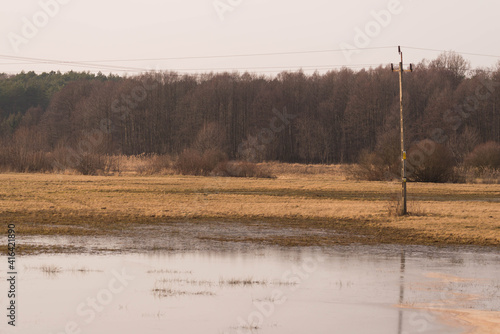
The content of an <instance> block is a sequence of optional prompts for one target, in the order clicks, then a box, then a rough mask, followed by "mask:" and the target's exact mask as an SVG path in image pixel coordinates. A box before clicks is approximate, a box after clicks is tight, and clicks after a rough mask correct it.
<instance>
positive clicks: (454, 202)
mask: <svg viewBox="0 0 500 334" xmlns="http://www.w3.org/2000/svg"><path fill="white" fill-rule="evenodd" d="M263 167H264V168H267V169H268V170H269V171H270V172H271V173H272V174H273V175H276V178H272V179H253V178H220V177H195V176H180V175H160V176H140V175H132V174H130V173H129V174H127V173H123V174H122V175H121V176H81V175H57V174H0V217H1V221H2V222H3V223H16V229H17V233H18V234H20V235H22V234H24V235H95V234H108V233H121V231H124V230H125V229H127V230H129V229H133V228H134V227H137V226H143V224H169V223H173V222H175V223H179V222H185V221H189V222H190V223H193V222H194V223H196V224H210V227H211V228H212V227H214V226H215V228H216V229H217V228H218V227H220V228H221V229H223V228H224V227H225V226H228V225H227V224H229V225H231V227H238V226H253V227H255V226H258V227H262V229H263V230H265V229H267V228H273V229H283V231H284V233H283V234H282V235H281V236H276V235H273V236H270V237H266V235H265V234H264V235H262V234H259V235H246V236H245V237H244V238H239V239H238V240H231V239H230V238H227V237H221V236H217V235H215V236H214V234H212V233H208V232H207V235H205V236H200V238H205V239H211V238H212V239H215V240H218V241H249V242H260V243H266V244H276V245H282V246H298V245H320V246H323V245H325V246H326V245H333V244H338V243H344V244H345V243H352V242H355V243H368V244H374V243H398V244H427V245H429V244H431V245H484V246H494V247H498V246H499V245H500V185H498V184H473V185H472V184H423V183H422V184H421V183H410V184H409V185H408V192H409V203H408V210H409V212H410V214H409V215H408V216H405V217H397V216H395V215H394V214H393V213H394V211H395V205H396V204H397V203H396V202H397V201H396V200H395V199H396V198H397V195H398V193H399V190H400V184H399V183H397V182H361V181H353V180H348V179H346V176H345V174H344V173H343V169H342V167H340V166H306V165H289V164H287V165H285V164H266V165H263ZM290 229H293V230H303V231H304V234H303V235H302V236H301V235H300V233H299V234H297V233H295V234H293V235H287V233H285V231H289V230H290ZM307 231H316V232H318V231H319V232H321V231H329V232H332V231H334V232H339V233H338V234H337V236H336V237H332V236H331V235H332V234H328V235H326V234H325V235H323V234H321V233H315V234H314V235H309V234H308V233H306V232H307Z"/></svg>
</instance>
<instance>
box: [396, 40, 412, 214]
mask: <svg viewBox="0 0 500 334" xmlns="http://www.w3.org/2000/svg"><path fill="white" fill-rule="evenodd" d="M398 52H399V55H400V56H401V62H400V63H399V68H397V69H395V68H394V64H391V69H392V71H393V72H396V71H397V72H399V117H400V126H401V186H402V187H401V202H402V205H401V212H400V214H401V215H406V214H407V213H408V211H407V208H406V151H405V137H404V122H403V72H413V65H412V64H410V67H409V68H408V69H406V70H405V69H404V68H403V52H401V47H400V46H398Z"/></svg>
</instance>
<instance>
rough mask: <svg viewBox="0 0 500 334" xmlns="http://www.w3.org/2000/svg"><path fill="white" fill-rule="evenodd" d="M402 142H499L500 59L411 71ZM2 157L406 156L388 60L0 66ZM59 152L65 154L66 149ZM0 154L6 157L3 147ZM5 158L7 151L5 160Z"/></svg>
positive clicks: (452, 61) (461, 148) (458, 152)
mask: <svg viewBox="0 0 500 334" xmlns="http://www.w3.org/2000/svg"><path fill="white" fill-rule="evenodd" d="M403 96H404V101H405V104H404V110H405V121H406V129H405V131H406V142H407V143H408V144H409V145H408V146H409V147H411V146H412V144H413V143H417V142H420V141H422V140H424V139H430V140H434V141H438V142H439V144H440V145H444V146H445V147H446V148H447V149H448V150H449V151H450V152H451V153H452V155H451V157H452V159H454V160H455V161H456V162H461V161H462V160H463V159H464V158H465V156H466V155H467V154H468V153H470V152H471V151H472V150H473V149H474V147H475V146H477V145H478V144H481V143H485V142H489V141H495V142H500V111H499V110H500V109H499V108H500V67H496V68H494V69H488V70H484V69H476V70H472V69H470V66H469V63H468V62H467V61H466V60H465V59H464V58H463V57H461V56H460V55H458V54H456V53H453V52H448V53H443V54H441V55H440V56H439V57H437V58H436V59H434V60H430V61H426V60H424V61H422V62H421V63H419V64H416V65H415V69H414V71H413V72H412V73H405V74H404V92H403ZM0 131H1V132H0V141H1V144H2V150H4V151H5V150H7V151H8V152H9V154H3V155H1V154H0V159H4V160H5V159H9V158H11V157H12V155H16V154H17V155H19V154H25V153H26V154H27V153H37V154H48V153H50V154H53V155H54V156H55V157H59V158H57V159H56V160H57V161H58V163H60V164H63V165H64V164H65V163H66V164H67V163H70V162H69V161H70V160H71V157H70V158H68V155H70V156H71V155H73V156H74V157H73V158H74V159H78V156H79V155H83V154H87V153H95V154H102V155H120V154H122V155H137V154H142V153H154V154H168V155H173V156H175V155H178V154H180V153H182V152H183V151H184V150H186V149H188V148H195V149H197V150H199V151H200V152H203V151H204V150H207V149H216V150H219V151H221V152H224V153H225V154H226V155H227V157H228V158H230V159H235V160H236V159H237V160H250V161H262V160H278V161H282V162H302V163H327V164H331V163H353V162H357V161H358V159H359V157H360V155H361V154H362V152H366V151H369V152H377V154H378V155H381V156H383V155H388V156H391V157H398V156H399V83H398V76H397V75H396V74H395V73H393V72H392V71H391V69H390V66H380V67H378V68H372V69H368V70H365V69H363V70H359V71H354V70H352V69H348V68H342V69H338V70H331V71H329V72H327V73H325V74H319V73H314V74H311V75H306V74H304V73H303V72H302V71H299V72H282V73H280V74H278V75H277V76H275V77H269V76H264V75H257V74H251V73H210V74H196V75H195V74H180V73H176V72H168V71H166V72H161V73H158V72H156V73H146V74H141V75H137V76H133V77H119V76H113V75H110V76H105V75H102V74H98V75H94V74H90V73H86V72H82V73H77V72H69V73H65V74H61V73H59V72H50V73H42V74H36V73H34V72H28V73H24V72H23V73H20V74H17V75H6V74H0ZM60 156H64V157H63V158H61V157H60ZM2 157H3V158H2ZM0 162H1V161H0Z"/></svg>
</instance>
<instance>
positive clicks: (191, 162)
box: [174, 149, 227, 176]
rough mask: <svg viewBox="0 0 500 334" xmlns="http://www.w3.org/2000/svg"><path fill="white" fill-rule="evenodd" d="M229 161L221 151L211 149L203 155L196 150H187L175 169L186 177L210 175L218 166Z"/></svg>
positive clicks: (182, 154)
mask: <svg viewBox="0 0 500 334" xmlns="http://www.w3.org/2000/svg"><path fill="white" fill-rule="evenodd" d="M226 160H227V156H226V155H225V154H224V153H223V152H222V151H219V150H214V149H209V150H207V151H206V152H204V153H201V152H200V151H198V150H195V149H185V150H184V151H183V152H182V153H181V154H180V155H179V158H178V159H177V162H176V163H175V165H174V169H175V170H176V171H177V172H178V173H180V174H184V175H205V176H206V175H209V174H210V173H211V172H212V171H213V170H214V169H215V167H217V165H218V164H219V163H221V162H223V161H226Z"/></svg>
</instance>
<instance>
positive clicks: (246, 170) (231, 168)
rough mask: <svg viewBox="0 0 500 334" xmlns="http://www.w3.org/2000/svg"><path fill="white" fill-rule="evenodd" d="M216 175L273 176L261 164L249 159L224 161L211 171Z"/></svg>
mask: <svg viewBox="0 0 500 334" xmlns="http://www.w3.org/2000/svg"><path fill="white" fill-rule="evenodd" d="M211 174H212V175H214V176H231V177H259V178H272V177H273V176H272V175H271V174H270V173H269V172H267V171H265V170H264V169H262V167H261V166H259V165H257V164H256V163H253V162H248V161H223V162H221V163H219V164H218V165H217V167H216V168H215V169H214V170H213V171H212V173H211Z"/></svg>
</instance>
